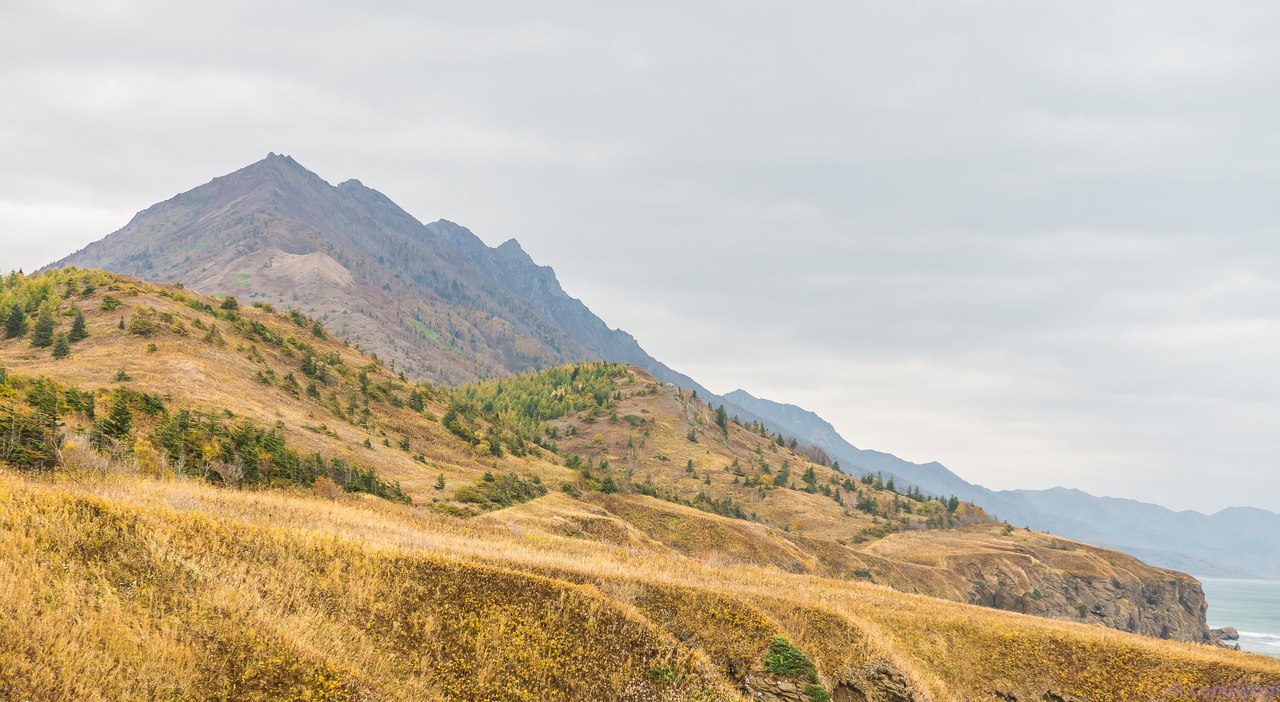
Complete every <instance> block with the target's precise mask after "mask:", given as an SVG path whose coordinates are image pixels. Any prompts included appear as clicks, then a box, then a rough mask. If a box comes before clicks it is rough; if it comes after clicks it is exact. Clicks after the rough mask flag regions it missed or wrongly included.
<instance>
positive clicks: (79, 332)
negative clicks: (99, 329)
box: [67, 310, 89, 342]
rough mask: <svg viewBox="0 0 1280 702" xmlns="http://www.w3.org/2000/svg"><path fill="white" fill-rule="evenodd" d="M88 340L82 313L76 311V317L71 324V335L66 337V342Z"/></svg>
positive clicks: (87, 331) (86, 327) (86, 326)
mask: <svg viewBox="0 0 1280 702" xmlns="http://www.w3.org/2000/svg"><path fill="white" fill-rule="evenodd" d="M88 338H89V327H88V325H86V324H85V321H84V312H81V311H80V310H76V317H75V319H74V320H72V322H71V334H69V335H68V336H67V340H68V341H73V342H74V341H84V340H85V339H88Z"/></svg>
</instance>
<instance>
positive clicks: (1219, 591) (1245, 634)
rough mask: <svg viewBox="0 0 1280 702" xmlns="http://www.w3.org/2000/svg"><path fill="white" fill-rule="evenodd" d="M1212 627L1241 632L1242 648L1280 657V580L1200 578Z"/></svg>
mask: <svg viewBox="0 0 1280 702" xmlns="http://www.w3.org/2000/svg"><path fill="white" fill-rule="evenodd" d="M1199 580H1200V582H1201V583H1203V584H1204V594H1205V597H1206V599H1208V600H1209V617H1208V619H1209V627H1210V628H1214V629H1216V628H1218V627H1220V626H1234V627H1235V628H1236V629H1239V630H1240V641H1239V643H1240V648H1241V649H1243V650H1245V651H1253V652H1254V653H1265V654H1267V655H1268V656H1276V657H1277V658H1280V580H1244V579H1238V578H1200V579H1199Z"/></svg>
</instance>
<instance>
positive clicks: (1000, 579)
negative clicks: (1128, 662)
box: [966, 564, 1210, 643]
mask: <svg viewBox="0 0 1280 702" xmlns="http://www.w3.org/2000/svg"><path fill="white" fill-rule="evenodd" d="M966 570H967V573H966V574H967V575H968V577H969V582H970V583H971V584H972V585H973V589H972V590H971V593H970V602H971V603H973V604H981V605H986V606H988V607H995V608H997V609H1005V610H1009V611H1013V612H1022V613H1024V614H1034V615H1037V616H1041V617H1049V618H1052V619H1067V620H1073V621H1082V622H1088V623H1093V624H1101V625H1103V626H1107V627H1111V628H1113V629H1120V630H1122V631H1129V632H1133V633H1135V634H1144V635H1146V636H1154V637H1157V638H1162V639H1174V640H1176V641H1191V642H1197V643H1206V642H1208V641H1210V634H1209V631H1208V627H1207V626H1206V624H1205V612H1206V611H1207V609H1208V604H1207V602H1206V601H1205V596H1204V590H1203V589H1202V588H1201V586H1200V583H1199V582H1197V581H1195V580H1194V579H1193V578H1189V577H1187V576H1183V575H1181V574H1174V573H1171V572H1170V574H1169V577H1167V578H1160V579H1156V578H1149V579H1148V578H1142V579H1140V578H1121V577H1115V576H1097V577H1091V576H1087V575H1079V574H1074V573H1069V572H1055V571H1052V570H1037V571H1033V572H1031V573H1030V575H1031V576H1032V577H1031V578H1030V582H1026V581H1024V580H1023V579H1022V578H1017V577H1015V576H1014V575H1013V574H1011V573H1009V572H1007V571H1006V570H1003V569H1000V568H987V569H984V568H982V567H981V566H979V565H977V564H971V565H970V567H969V568H967V569H966ZM1174 576H1180V577H1174ZM1028 585H1030V587H1028Z"/></svg>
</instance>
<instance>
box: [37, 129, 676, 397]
mask: <svg viewBox="0 0 1280 702" xmlns="http://www.w3.org/2000/svg"><path fill="white" fill-rule="evenodd" d="M53 265H54V267H63V266H68V265H74V266H79V267H85V268H104V269H107V270H111V271H115V272H118V273H124V274H128V275H136V276H139V277H142V278H146V279H148V280H157V281H173V282H182V283H185V284H186V285H188V286H190V287H191V288H192V289H194V290H197V291H200V292H205V293H210V294H215V295H233V296H237V297H240V298H242V299H245V300H248V301H262V302H267V303H270V304H273V305H277V306H281V307H285V308H292V309H298V310H300V311H302V312H304V313H305V314H307V315H309V316H312V317H315V318H317V319H319V320H321V321H322V322H324V323H325V324H326V325H327V326H328V327H329V328H330V329H332V330H333V331H334V332H335V333H338V334H340V335H341V336H342V337H343V338H345V339H347V340H349V341H351V342H352V343H355V344H358V345H359V346H360V347H361V348H363V349H366V350H369V351H371V352H373V353H376V354H378V356H379V357H381V358H384V359H387V360H390V361H394V362H395V364H396V365H397V367H398V368H399V369H400V370H403V371H405V372H406V373H407V374H408V375H410V376H412V377H416V378H423V379H430V380H434V381H437V382H443V383H450V384H455V383H461V382H466V381H470V380H476V379H481V378H490V377H496V376H501V375H509V374H511V373H516V372H520V371H524V370H530V369H537V368H543V367H547V366H550V365H555V364H558V363H564V362H568V361H577V360H588V359H597V358H605V359H608V360H615V361H620V362H626V363H632V364H635V365H638V366H640V367H642V368H644V369H646V370H647V371H649V372H651V373H653V374H654V375H655V376H656V377H658V378H660V379H663V380H664V381H668V382H676V383H679V384H681V385H683V386H685V387H698V386H697V384H696V383H694V382H693V381H692V379H690V378H687V377H685V376H682V375H680V374H678V373H675V372H674V371H672V370H671V369H669V368H667V367H666V366H664V365H662V364H661V363H659V362H658V361H657V360H655V359H654V358H653V357H651V356H649V355H648V354H647V353H645V351H644V350H643V349H642V348H640V346H639V345H638V344H637V343H636V341H635V339H634V338H632V337H631V336H630V335H629V334H627V333H625V332H623V331H620V330H614V329H609V328H608V327H607V326H606V325H605V324H604V322H602V321H601V320H600V319H599V318H598V317H596V316H595V315H593V314H592V313H591V312H590V310H588V309H587V308H586V306H585V305H583V304H582V303H581V302H579V301H578V300H576V299H574V298H572V297H570V296H569V295H568V294H566V293H565V292H564V291H563V290H562V289H561V287H560V284H559V282H558V281H557V280H556V278H555V274H554V273H553V272H552V271H551V269H550V268H546V267H542V266H538V265H537V264H535V263H534V262H533V260H532V259H530V258H529V256H528V254H526V253H525V252H524V251H523V250H522V249H521V248H520V245H519V244H518V243H517V242H515V241H514V240H512V241H508V242H507V243H505V244H503V245H501V246H499V247H497V248H494V249H491V248H489V247H488V246H486V245H485V244H484V243H483V242H481V241H480V239H478V238H477V237H476V236H475V235H473V234H472V233H471V232H469V231H467V230H466V229H464V228H462V227H460V226H458V225H456V224H453V223H451V222H446V221H439V222H434V223H432V224H429V225H424V224H422V223H421V222H419V221H418V220H417V219H415V218H414V217H413V216H412V215H410V214H408V213H407V212H405V211H404V210H403V209H401V208H400V207H399V206H397V205H396V204H395V203H394V202H392V201H391V200H390V199H389V198H387V197H386V196H385V195H383V194H382V193H380V192H378V191H376V190H373V189H371V188H368V187H365V186H364V184H362V183H361V182H360V181H358V180H348V181H345V182H343V183H341V184H339V185H337V186H334V185H330V184H329V183H327V182H326V181H324V180H323V179H321V178H320V177H319V176H317V175H316V174H314V173H312V172H311V171H308V170H307V169H305V168H303V167H302V166H301V165H300V164H299V163H298V162H297V161H295V160H293V159H292V158H291V157H289V156H283V155H278V154H274V153H273V154H269V155H268V156H267V157H266V158H265V159H263V160H261V161H259V162H257V163H254V164H251V165H249V166H247V167H245V168H242V169H240V170H238V171H236V172H234V173H231V174H229V175H226V176H222V177H219V178H215V179H213V180H212V181H210V182H209V183H207V184H205V185H202V186H199V187H197V188H195V189H193V190H190V191H187V192H184V193H182V194H179V195H177V196H175V197H173V198H171V199H169V200H167V201H165V202H162V203H159V204H156V205H154V206H152V207H149V208H147V209H146V210H143V211H142V212H139V213H138V214H137V215H136V216H135V217H134V218H133V219H132V220H131V221H130V222H129V223H128V224H127V225H126V226H125V227H123V228H122V229H120V230H119V231H117V232H115V233H113V234H111V235H110V236H107V237H106V238H105V239H103V240H101V241H98V242H95V243H93V244H90V245H89V246H87V247H85V248H84V249H82V250H80V251H77V252H76V253H74V254H72V255H70V256H68V257H66V258H64V259H62V260H61V261H58V262H57V263H55V264H53Z"/></svg>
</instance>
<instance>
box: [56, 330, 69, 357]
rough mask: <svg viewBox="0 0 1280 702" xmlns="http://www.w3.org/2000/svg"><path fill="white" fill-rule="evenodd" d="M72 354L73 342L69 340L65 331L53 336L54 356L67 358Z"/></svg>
mask: <svg viewBox="0 0 1280 702" xmlns="http://www.w3.org/2000/svg"><path fill="white" fill-rule="evenodd" d="M70 355H71V342H70V341H68V340H67V335H66V334H65V333H63V332H58V335H57V336H55V337H53V357H54V358H66V357H67V356H70Z"/></svg>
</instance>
